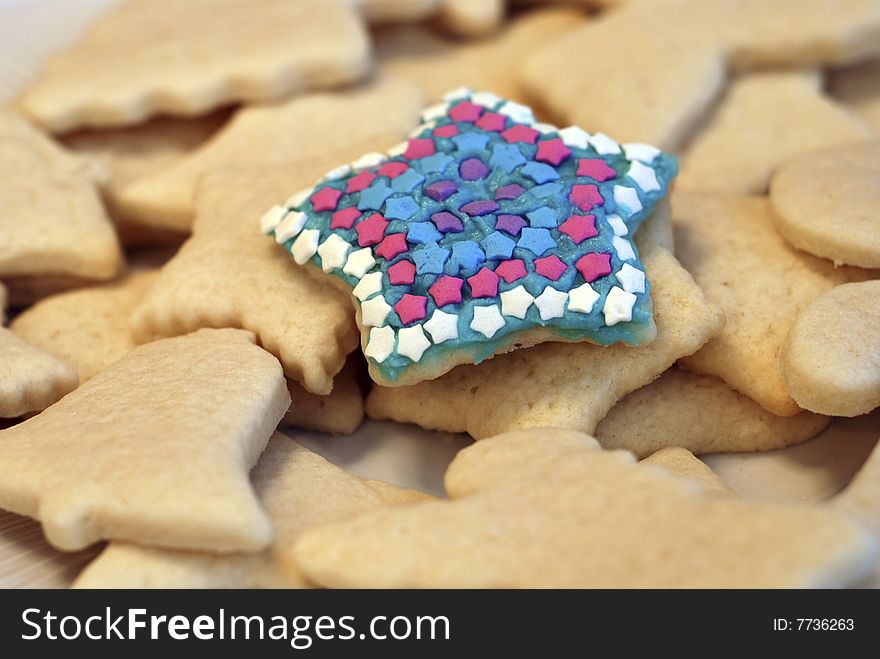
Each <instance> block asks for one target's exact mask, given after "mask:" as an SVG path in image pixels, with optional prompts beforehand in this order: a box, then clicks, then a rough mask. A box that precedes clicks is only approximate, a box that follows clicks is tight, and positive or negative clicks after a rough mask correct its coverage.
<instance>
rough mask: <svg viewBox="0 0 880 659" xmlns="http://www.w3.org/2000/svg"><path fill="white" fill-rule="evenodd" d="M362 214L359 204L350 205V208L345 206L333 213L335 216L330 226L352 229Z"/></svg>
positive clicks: (332, 227)
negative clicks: (358, 207)
mask: <svg viewBox="0 0 880 659" xmlns="http://www.w3.org/2000/svg"><path fill="white" fill-rule="evenodd" d="M360 216H361V212H360V211H359V210H358V209H357V206H349V207H348V208H343V209H342V210H341V211H336V212H335V213H333V217H332V218H331V219H330V228H331V229H351V227H352V226H353V225H354V221H355V220H356V219H358V218H359V217H360Z"/></svg>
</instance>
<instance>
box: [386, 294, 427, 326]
mask: <svg viewBox="0 0 880 659" xmlns="http://www.w3.org/2000/svg"><path fill="white" fill-rule="evenodd" d="M427 304H428V298H426V297H424V296H422V295H410V294H409V293H405V294H404V296H403V297H402V298H400V301H399V302H398V303H397V304H395V305H394V310H395V311H396V312H397V315H398V316H400V322H402V323H403V324H404V325H409V324H410V323H414V322H416V321H417V320H421V319H422V318H424V317H425V315H426V313H425V308H426V306H427Z"/></svg>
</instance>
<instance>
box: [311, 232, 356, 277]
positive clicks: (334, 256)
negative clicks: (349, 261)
mask: <svg viewBox="0 0 880 659" xmlns="http://www.w3.org/2000/svg"><path fill="white" fill-rule="evenodd" d="M350 249H351V244H350V243H348V242H346V241H345V240H343V239H342V238H340V237H339V234H335V233H331V234H330V235H329V236H328V237H327V240H325V241H324V242H323V243H321V246H320V247H319V248H318V256H320V257H321V270H323V271H324V272H333V271H334V270H336V269H337V268H341V267H342V265H343V264H344V263H345V255H346V254H348V251H349V250H350Z"/></svg>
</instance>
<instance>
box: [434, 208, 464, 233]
mask: <svg viewBox="0 0 880 659" xmlns="http://www.w3.org/2000/svg"><path fill="white" fill-rule="evenodd" d="M431 221H432V222H433V223H434V226H435V227H437V231H439V232H440V233H458V232H460V231H464V224H462V222H461V220H460V219H459V218H458V217H456V216H455V215H453V214H452V213H450V212H448V211H440V212H439V213H434V214H433V215H432V216H431Z"/></svg>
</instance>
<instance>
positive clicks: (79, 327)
mask: <svg viewBox="0 0 880 659" xmlns="http://www.w3.org/2000/svg"><path fill="white" fill-rule="evenodd" d="M156 276H157V273H156V272H155V271H148V272H138V273H134V274H131V275H128V276H126V277H125V278H123V279H122V280H120V281H118V282H113V283H110V284H104V285H102V286H94V287H90V288H81V289H77V290H73V291H69V292H67V293H61V294H59V295H53V296H51V297H48V298H45V299H44V300H42V301H40V302H38V303H37V304H35V305H34V306H32V307H30V308H29V309H26V310H25V311H23V312H22V313H21V314H19V315H18V316H17V317H16V318H15V320H14V321H13V323H12V325H11V329H12V331H13V332H15V333H16V334H17V335H18V336H20V337H22V338H23V339H25V340H26V341H28V342H30V343H31V344H33V345H35V346H37V347H38V348H42V349H43V350H46V351H47V352H49V353H51V354H52V355H54V356H55V357H56V358H57V359H58V360H59V361H61V362H63V363H64V364H67V365H68V366H70V367H71V368H73V369H74V370H76V372H77V373H78V375H79V381H80V382H85V381H86V380H88V379H89V378H91V377H92V376H94V375H95V374H96V373H98V372H99V371H101V370H103V369H104V368H106V367H107V366H109V365H110V364H112V363H114V362H116V361H118V360H119V359H120V358H122V357H123V356H124V355H126V354H128V353H129V352H131V351H132V350H133V349H134V348H135V346H136V343H135V341H134V338H133V337H132V334H131V329H130V327H129V316H130V315H131V312H132V311H133V310H134V308H135V307H136V306H137V305H138V304H139V303H140V301H141V299H142V298H143V296H144V295H145V294H146V292H147V291H148V290H149V288H150V286H151V285H152V284H153V282H154V281H155V279H156Z"/></svg>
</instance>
